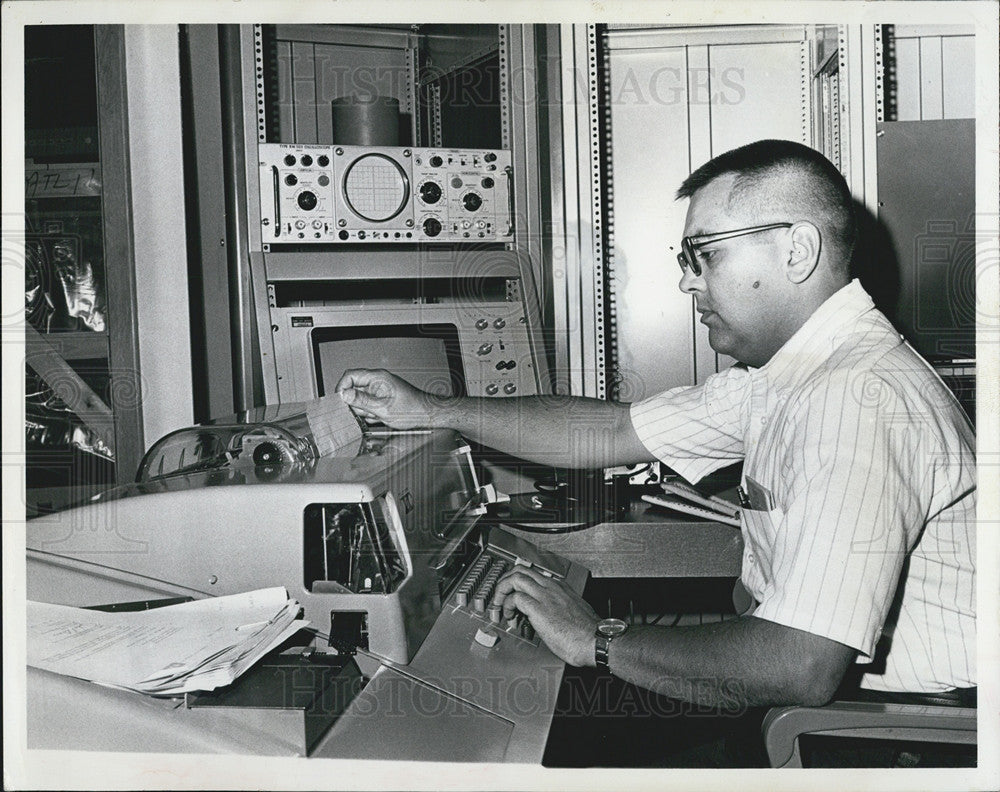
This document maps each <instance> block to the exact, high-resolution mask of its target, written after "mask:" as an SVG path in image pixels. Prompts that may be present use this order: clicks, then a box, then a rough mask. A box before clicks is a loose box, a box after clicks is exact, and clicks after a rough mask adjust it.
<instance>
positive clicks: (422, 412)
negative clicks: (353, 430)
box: [337, 369, 435, 429]
mask: <svg viewBox="0 0 1000 792" xmlns="http://www.w3.org/2000/svg"><path fill="white" fill-rule="evenodd" d="M337 393H339V394H340V397H341V398H342V399H343V400H344V402H345V403H346V404H348V405H349V406H350V407H351V409H352V410H354V412H356V413H357V414H358V415H360V416H361V417H362V418H370V419H375V420H379V421H382V422H383V423H384V424H386V425H387V426H390V427H392V428H393V429H413V428H416V427H425V426H430V425H431V408H432V402H433V400H434V398H435V397H434V396H432V395H431V394H430V393H427V392H425V391H422V390H420V389H418V388H415V387H413V386H412V385H411V384H410V383H408V382H407V381H406V380H404V379H400V378H399V377H397V376H396V375H395V374H390V373H389V372H388V371H384V370H382V369H350V370H349V371H345V372H344V376H342V377H341V378H340V382H338V383H337Z"/></svg>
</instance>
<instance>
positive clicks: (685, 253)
mask: <svg viewBox="0 0 1000 792" xmlns="http://www.w3.org/2000/svg"><path fill="white" fill-rule="evenodd" d="M792 225H793V223H769V224H768V225H762V226H752V227H751V228H737V229H735V230H734V231H720V232H718V233H716V234H698V235H697V236H686V237H684V239H682V240H681V252H680V253H678V254H677V263H678V264H680V265H681V270H682V271H686V270H687V269H688V268H690V269H691V272H692V273H693V274H694V276H695V277H698V276H699V275H701V262H700V261H698V252H697V251H698V248H700V247H701V246H702V245H708V244H710V243H712V242H721V241H722V240H723V239H732V238H733V237H740V236H746V235H747V234H757V233H759V232H761V231H771V230H773V229H775V228H791V227H792ZM696 239H697V240H698V241H697V242H695V241H694V240H696Z"/></svg>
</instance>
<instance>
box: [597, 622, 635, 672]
mask: <svg viewBox="0 0 1000 792" xmlns="http://www.w3.org/2000/svg"><path fill="white" fill-rule="evenodd" d="M627 629H628V624H627V623H626V622H623V621H622V620H621V619H601V620H600V621H599V622H598V623H597V630H595V631H594V635H595V636H596V641H595V642H594V663H595V664H596V665H597V667H598V668H600V669H602V670H604V671H610V670H611V669H610V668H609V667H608V649H610V648H611V642H612V641H613V640H614V639H615V638H617V637H618V636H619V635H621V634H622V633H623V632H625V631H626V630H627Z"/></svg>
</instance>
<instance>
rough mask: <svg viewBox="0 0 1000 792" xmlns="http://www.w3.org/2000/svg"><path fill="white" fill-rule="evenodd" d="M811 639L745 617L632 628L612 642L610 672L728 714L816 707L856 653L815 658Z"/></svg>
mask: <svg viewBox="0 0 1000 792" xmlns="http://www.w3.org/2000/svg"><path fill="white" fill-rule="evenodd" d="M816 641H827V639H822V638H819V637H818V636H811V635H809V634H808V633H802V632H800V631H797V630H791V628H788V627H783V626H782V625H778V624H774V623H772V622H768V621H765V620H762V619H754V618H753V617H745V618H741V619H736V620H733V621H728V622H720V623H717V624H708V625H701V626H697V627H654V626H646V627H634V628H632V629H631V630H629V631H628V632H627V633H625V634H624V635H622V636H621V637H620V638H618V639H616V640H615V641H613V642H612V645H611V651H610V668H611V672H612V673H613V674H614V675H615V676H617V677H619V678H621V679H624V680H626V681H628V682H632V683H633V684H636V685H639V686H640V687H644V688H647V689H649V690H653V691H655V692H657V693H660V694H662V695H665V696H670V697H672V698H678V699H683V700H685V701H690V702H693V703H695V704H698V705H701V706H707V707H717V708H721V709H723V710H728V711H733V710H736V709H743V708H745V707H754V706H771V705H778V704H821V703H825V701H827V700H828V699H829V697H830V696H831V695H832V694H833V691H834V690H835V689H836V687H837V684H838V683H839V681H840V679H841V677H842V676H843V672H844V669H845V668H846V663H847V662H849V660H850V658H851V657H852V656H853V655H852V653H851V650H849V649H848V648H847V647H841V646H840V645H839V644H834V642H832V641H831V642H829V643H830V644H834V647H835V648H834V655H835V656H833V657H830V658H826V657H825V656H821V657H822V659H819V660H817V654H816V653H815V652H814V651H812V650H813V644H814V643H815V642H816Z"/></svg>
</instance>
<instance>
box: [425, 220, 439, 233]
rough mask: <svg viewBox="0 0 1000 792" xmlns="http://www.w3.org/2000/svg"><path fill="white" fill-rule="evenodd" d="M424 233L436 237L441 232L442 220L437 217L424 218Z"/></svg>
mask: <svg viewBox="0 0 1000 792" xmlns="http://www.w3.org/2000/svg"><path fill="white" fill-rule="evenodd" d="M424 233H425V234H427V236H429V237H436V236H437V235H438V234H440V233H441V221H440V220H438V219H437V218H436V217H428V218H427V219H426V220H424Z"/></svg>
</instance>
